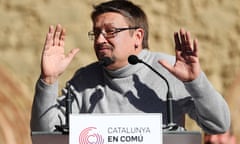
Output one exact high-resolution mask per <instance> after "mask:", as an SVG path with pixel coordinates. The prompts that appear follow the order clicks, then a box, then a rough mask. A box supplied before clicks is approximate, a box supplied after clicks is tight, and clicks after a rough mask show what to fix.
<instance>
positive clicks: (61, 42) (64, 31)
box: [59, 28, 66, 47]
mask: <svg viewBox="0 0 240 144" xmlns="http://www.w3.org/2000/svg"><path fill="white" fill-rule="evenodd" d="M65 36H66V30H65V29H64V28H63V30H62V32H61V34H60V41H59V46H60V47H64V44H65V42H64V41H65Z"/></svg>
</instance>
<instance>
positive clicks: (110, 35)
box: [88, 27, 139, 40]
mask: <svg viewBox="0 0 240 144" xmlns="http://www.w3.org/2000/svg"><path fill="white" fill-rule="evenodd" d="M138 28H139V27H127V28H110V29H105V30H101V29H95V30H93V31H90V32H88V37H89V39H90V40H94V39H96V38H97V37H98V36H99V35H100V34H102V35H103V36H104V37H105V38H106V39H109V38H113V37H115V36H116V35H117V33H119V32H121V31H125V30H133V29H134V30H135V29H138Z"/></svg>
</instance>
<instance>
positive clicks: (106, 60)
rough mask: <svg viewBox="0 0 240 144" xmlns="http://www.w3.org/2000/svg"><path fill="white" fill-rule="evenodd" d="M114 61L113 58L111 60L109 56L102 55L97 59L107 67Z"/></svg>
mask: <svg viewBox="0 0 240 144" xmlns="http://www.w3.org/2000/svg"><path fill="white" fill-rule="evenodd" d="M112 63H114V60H112V59H111V58H110V57H103V58H101V59H100V60H99V64H101V65H103V66H105V67H107V66H109V65H110V64H112Z"/></svg>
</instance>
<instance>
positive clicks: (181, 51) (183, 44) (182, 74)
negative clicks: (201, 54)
mask: <svg viewBox="0 0 240 144" xmlns="http://www.w3.org/2000/svg"><path fill="white" fill-rule="evenodd" d="M174 40H175V51H176V62H175V64H174V65H173V66H172V65H170V64H169V63H167V62H166V61H165V60H159V63H160V64H161V65H162V66H163V67H165V68H166V69H167V70H168V71H169V72H171V73H172V74H173V75H175V77H177V78H178V79H180V80H181V81H183V82H189V81H192V80H194V79H196V78H197V77H198V76H199V74H200V72H201V67H200V63H199V58H198V41H197V39H194V40H193V44H192V42H191V36H190V33H189V32H187V31H185V30H184V29H180V32H179V33H178V32H175V33H174Z"/></svg>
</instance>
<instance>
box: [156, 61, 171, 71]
mask: <svg viewBox="0 0 240 144" xmlns="http://www.w3.org/2000/svg"><path fill="white" fill-rule="evenodd" d="M158 63H159V64H161V65H162V66H163V67H164V68H166V69H167V70H168V71H169V72H171V73H172V72H173V66H172V65H170V64H169V63H168V62H167V61H166V60H158Z"/></svg>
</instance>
